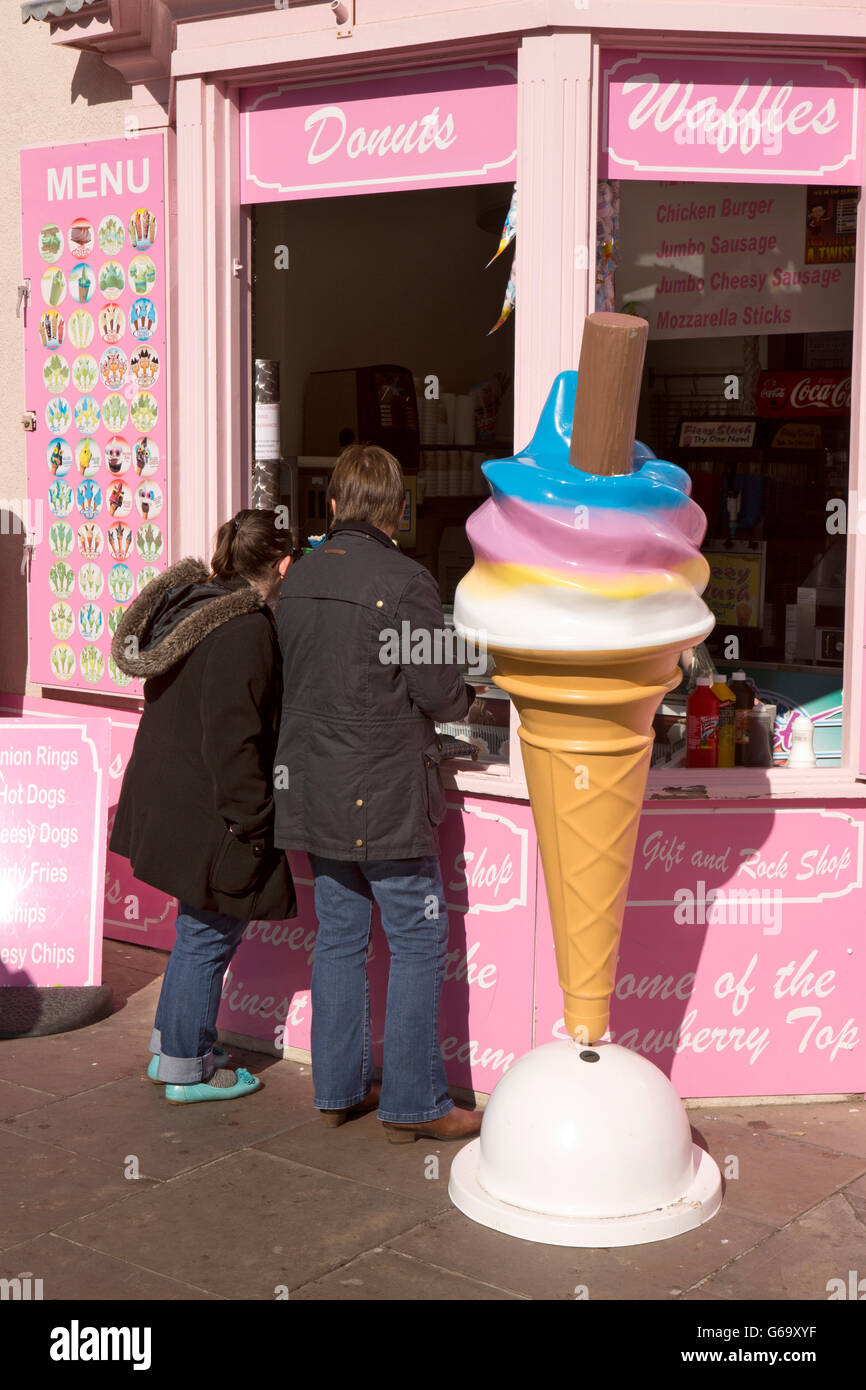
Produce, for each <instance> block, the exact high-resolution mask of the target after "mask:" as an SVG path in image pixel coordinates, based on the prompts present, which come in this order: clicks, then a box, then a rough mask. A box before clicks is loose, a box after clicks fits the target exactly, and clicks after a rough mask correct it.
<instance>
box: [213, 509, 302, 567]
mask: <svg viewBox="0 0 866 1390" xmlns="http://www.w3.org/2000/svg"><path fill="white" fill-rule="evenodd" d="M291 549H292V538H291V532H290V531H289V530H288V528H287V527H285V526H278V525H277V513H276V512H272V511H264V510H262V511H259V510H253V509H252V508H251V507H247V508H244V509H243V510H242V511H239V512H236V513H235V515H234V516H233V517H232V518H231V520H230V521H224V522H223V524H222V526H221V527H220V528H219V530H218V531H217V534H216V549H215V550H214V553H213V556H212V557H211V562H210V567H211V569H212V570H213V573H214V576H215V578H217V579H246V580H247V581H248V582H249V583H254V582H255V581H256V580H257V579H261V578H262V577H263V576H264V575H266V574H267V572H268V571H269V570H270V569H272V568H273V566H274V565H276V564H278V563H279V561H280V560H282V558H283V556H285V555H288V554H290V553H291Z"/></svg>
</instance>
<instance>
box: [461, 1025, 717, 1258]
mask: <svg viewBox="0 0 866 1390" xmlns="http://www.w3.org/2000/svg"><path fill="white" fill-rule="evenodd" d="M448 1195H449V1196H450V1198H451V1200H452V1202H453V1203H454V1205H455V1206H456V1207H457V1208H458V1209H459V1210H460V1211H462V1212H463V1213H464V1215H465V1216H468V1217H469V1218H470V1219H471V1220H472V1221H477V1222H479V1224H481V1225H482V1226H489V1227H490V1228H491V1229H492V1230H496V1231H502V1232H503V1233H504V1234H506V1235H510V1236H517V1237H518V1238H519V1239H521V1240H531V1241H536V1242H538V1243H540V1244H544V1245H569V1246H583V1247H588V1248H598V1249H604V1248H607V1247H613V1246H623V1245H645V1244H647V1243H649V1242H651V1241H656V1240H668V1239H670V1238H671V1237H672V1236H677V1235H681V1234H683V1232H685V1231H691V1230H694V1229H695V1227H697V1226H701V1225H703V1223H704V1222H705V1221H709V1220H710V1219H711V1218H712V1217H713V1216H715V1214H716V1212H717V1211H718V1210H719V1207H720V1206H721V1202H722V1179H721V1174H720V1172H719V1169H718V1166H717V1164H716V1163H715V1162H714V1160H713V1159H712V1158H711V1157H710V1155H709V1154H707V1153H705V1152H704V1150H703V1149H701V1148H699V1147H698V1145H697V1144H693V1143H692V1141H691V1135H690V1131H689V1125H688V1120H687V1118H686V1114H685V1111H684V1109H683V1106H682V1102H681V1101H680V1099H679V1096H678V1095H677V1093H676V1090H675V1089H674V1087H673V1086H672V1085H671V1082H670V1081H669V1080H668V1079H667V1077H666V1076H664V1074H663V1073H662V1072H661V1071H660V1070H659V1069H658V1067H655V1066H654V1065H653V1064H652V1063H651V1062H649V1061H647V1059H646V1058H645V1057H641V1056H640V1055H639V1054H638V1053H635V1052H631V1051H629V1050H628V1049H627V1048H623V1047H619V1046H617V1045H616V1044H615V1043H596V1044H593V1045H592V1046H590V1047H585V1046H582V1045H580V1044H577V1043H573V1042H555V1043H547V1044H545V1045H544V1046H542V1047H537V1048H534V1049H533V1050H532V1051H531V1052H528V1053H527V1054H526V1055H525V1056H524V1057H521V1058H520V1060H519V1061H518V1062H516V1063H515V1065H514V1066H513V1067H512V1068H510V1070H509V1071H508V1072H506V1074H505V1076H503V1078H502V1080H501V1081H500V1082H499V1085H498V1086H497V1087H496V1090H495V1091H494V1092H493V1095H492V1096H491V1098H490V1102H489V1104H488V1107H487V1111H486V1113H485V1116H484V1122H483V1124H482V1128H481V1136H480V1138H478V1139H475V1140H473V1142H472V1143H471V1144H468V1145H467V1146H466V1147H465V1148H464V1149H462V1150H461V1151H460V1153H459V1154H458V1155H457V1157H456V1158H455V1160H454V1163H453V1164H452V1167H451V1178H450V1181H449V1184H448Z"/></svg>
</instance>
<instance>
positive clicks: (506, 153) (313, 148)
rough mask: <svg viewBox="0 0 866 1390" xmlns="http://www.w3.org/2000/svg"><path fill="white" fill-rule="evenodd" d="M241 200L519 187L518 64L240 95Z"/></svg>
mask: <svg viewBox="0 0 866 1390" xmlns="http://www.w3.org/2000/svg"><path fill="white" fill-rule="evenodd" d="M240 162H241V169H240V175H241V202H243V203H265V202H277V201H286V200H290V199H295V198H321V197H322V196H324V195H326V194H327V195H329V196H331V197H339V196H341V195H343V194H349V193H377V192H387V191H391V190H394V189H398V188H407V189H408V188H449V187H453V186H455V185H457V184H462V183H471V184H479V183H498V182H500V181H502V180H504V179H513V178H514V176H515V172H516V165H517V64H516V60H515V59H514V58H513V57H507V56H506V57H497V58H490V59H488V60H486V61H484V62H475V63H455V64H453V65H452V66H450V67H441V68H426V69H422V70H417V71H414V72H411V73H401V74H397V75H395V76H391V77H376V78H361V79H356V80H354V81H350V82H332V83H330V84H329V85H328V86H327V87H316V86H307V87H291V86H287V85H285V84H280V85H279V86H277V87H273V86H270V87H249V88H246V89H245V90H243V91H242V92H241V139H240Z"/></svg>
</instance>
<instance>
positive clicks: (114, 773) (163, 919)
mask: <svg viewBox="0 0 866 1390" xmlns="http://www.w3.org/2000/svg"><path fill="white" fill-rule="evenodd" d="M16 715H17V716H18V717H21V716H22V715H23V716H25V717H26V718H27V719H28V720H30V721H31V722H35V721H37V720H42V721H45V722H48V723H51V724H55V723H56V722H57V721H58V720H60V719H74V720H75V721H76V722H78V723H81V722H84V724H85V726H86V727H87V728H88V729H89V728H90V726H91V724H95V725H98V726H99V727H100V728H101V727H102V726H103V725H105V726H106V727H107V728H108V729H109V739H110V742H109V755H108V760H107V762H106V769H107V777H106V785H107V799H108V811H107V815H108V822H107V827H106V833H105V839H106V841H107V839H108V837H110V835H111V828H112V826H113V824H114V814H115V811H116V810H117V800H118V797H119V795H120V787H121V783H122V781H123V774H124V772H125V770H126V764H127V763H128V762H129V758H130V755H131V753H132V745H133V743H134V741H135V733H136V729H137V728H138V721H139V718H140V715H139V713H138V711H137V710H136V709H132V708H130V709H129V710H128V711H127V710H116V709H99V710H94V709H93V707H92V706H90V705H78V704H74V703H72V702H71V701H67V700H63V701H60V700H39V699H32V698H30V697H27V696H25V697H22V696H20V695H2V694H0V717H2V716H5V717H7V718H9V717H11V716H16ZM176 915H177V900H176V899H175V898H173V897H171V896H170V895H169V894H167V893H163V892H161V891H160V889H158V888H151V887H150V886H149V885H148V884H146V883H142V882H141V881H140V880H139V879H137V878H136V877H135V875H134V874H133V872H132V869H131V867H130V863H129V860H128V859H124V858H123V857H122V856H121V855H119V854H112V853H111V851H110V850H106V854H105V901H104V907H103V916H102V933H103V935H104V936H106V937H108V938H110V939H111V940H115V941H132V942H134V943H135V944H136V945H137V946H153V947H155V948H157V949H158V950H164V951H170V950H171V948H172V946H173V945H174V941H175V932H174V920H175V917H176Z"/></svg>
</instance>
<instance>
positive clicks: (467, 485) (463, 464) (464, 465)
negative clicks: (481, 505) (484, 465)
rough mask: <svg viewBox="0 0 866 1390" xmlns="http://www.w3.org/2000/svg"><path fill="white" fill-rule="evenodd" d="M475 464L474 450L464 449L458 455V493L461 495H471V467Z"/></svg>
mask: <svg viewBox="0 0 866 1390" xmlns="http://www.w3.org/2000/svg"><path fill="white" fill-rule="evenodd" d="M474 464H475V452H474V450H472V449H464V450H463V453H462V454H461V455H460V493H461V495H462V496H463V497H471V496H472V489H473V477H472V469H473V467H474Z"/></svg>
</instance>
